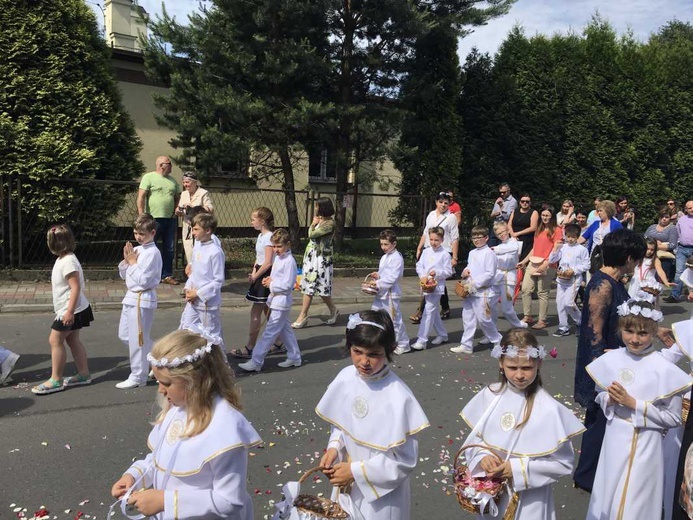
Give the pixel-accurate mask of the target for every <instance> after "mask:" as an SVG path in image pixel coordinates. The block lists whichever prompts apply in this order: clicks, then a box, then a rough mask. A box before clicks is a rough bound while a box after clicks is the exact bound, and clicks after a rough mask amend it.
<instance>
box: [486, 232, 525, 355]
mask: <svg viewBox="0 0 693 520" xmlns="http://www.w3.org/2000/svg"><path fill="white" fill-rule="evenodd" d="M493 234H494V235H496V238H498V240H500V243H499V244H498V245H496V246H494V247H492V248H491V249H492V250H493V252H494V253H495V255H496V279H495V281H494V286H495V287H494V290H495V291H496V292H497V293H498V294H500V307H501V308H500V311H501V312H502V313H503V316H505V319H506V320H507V321H508V323H509V324H510V326H511V327H515V328H520V329H526V328H527V327H529V325H528V324H527V323H526V322H524V321H522V320H520V319H519V318H518V317H517V313H516V312H515V307H514V306H513V294H514V292H515V285H516V284H517V264H518V263H519V262H520V253H521V252H522V242H520V241H519V240H517V239H516V238H513V237H511V236H510V231H509V230H508V224H507V223H506V222H505V221H497V222H494V223H493ZM497 309H498V306H496V305H494V306H492V308H491V310H497ZM493 321H494V322H495V321H496V320H495V319H494V320H493ZM485 341H486V342H489V343H490V341H489V340H488V339H487V338H485ZM482 343H483V341H482Z"/></svg>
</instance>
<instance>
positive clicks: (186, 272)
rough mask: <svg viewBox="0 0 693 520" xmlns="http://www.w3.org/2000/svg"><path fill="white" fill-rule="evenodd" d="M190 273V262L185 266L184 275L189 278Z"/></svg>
mask: <svg viewBox="0 0 693 520" xmlns="http://www.w3.org/2000/svg"><path fill="white" fill-rule="evenodd" d="M190 273H192V264H188V265H186V266H185V276H187V277H188V278H190Z"/></svg>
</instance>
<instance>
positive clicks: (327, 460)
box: [320, 448, 339, 475]
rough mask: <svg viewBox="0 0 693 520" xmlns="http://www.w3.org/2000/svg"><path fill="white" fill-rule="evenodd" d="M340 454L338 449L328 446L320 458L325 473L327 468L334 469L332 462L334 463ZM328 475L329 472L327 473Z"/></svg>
mask: <svg viewBox="0 0 693 520" xmlns="http://www.w3.org/2000/svg"><path fill="white" fill-rule="evenodd" d="M338 455H339V454H338V453H337V450H336V449H334V448H328V449H327V451H326V452H325V454H324V455H323V456H322V458H321V459H320V467H321V468H322V469H323V473H325V470H327V469H329V470H331V469H332V464H334V461H335V460H337V456H338ZM325 474H326V475H327V473H325Z"/></svg>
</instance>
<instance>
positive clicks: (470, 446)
mask: <svg viewBox="0 0 693 520" xmlns="http://www.w3.org/2000/svg"><path fill="white" fill-rule="evenodd" d="M467 448H483V449H486V450H490V449H491V448H489V447H488V446H486V445H485V444H465V445H464V446H462V447H461V448H460V449H459V450H457V454H456V455H455V463H454V464H453V467H454V468H455V469H457V461H458V460H459V459H460V455H462V452H463V451H464V450H466V449H467Z"/></svg>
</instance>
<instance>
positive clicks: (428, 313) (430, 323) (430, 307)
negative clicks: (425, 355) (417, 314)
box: [417, 292, 448, 344]
mask: <svg viewBox="0 0 693 520" xmlns="http://www.w3.org/2000/svg"><path fill="white" fill-rule="evenodd" d="M442 295H443V294H442V293H437V292H434V293H427V294H424V309H423V314H422V315H421V323H420V324H419V332H418V339H417V342H418V343H424V344H425V343H426V342H428V333H429V332H430V331H431V327H433V329H434V330H435V332H436V336H444V337H446V338H447V337H448V331H447V330H445V325H443V320H442V319H440V313H439V312H438V304H439V303H440V297H441V296H442Z"/></svg>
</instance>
